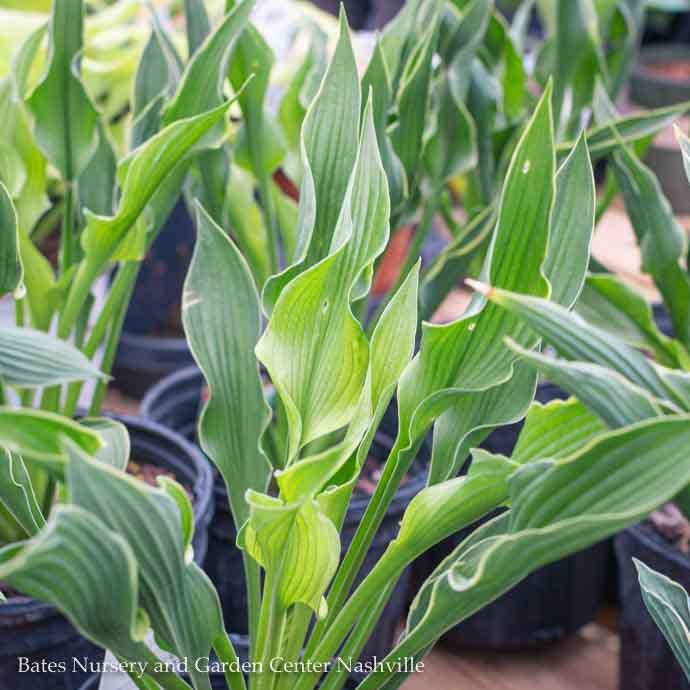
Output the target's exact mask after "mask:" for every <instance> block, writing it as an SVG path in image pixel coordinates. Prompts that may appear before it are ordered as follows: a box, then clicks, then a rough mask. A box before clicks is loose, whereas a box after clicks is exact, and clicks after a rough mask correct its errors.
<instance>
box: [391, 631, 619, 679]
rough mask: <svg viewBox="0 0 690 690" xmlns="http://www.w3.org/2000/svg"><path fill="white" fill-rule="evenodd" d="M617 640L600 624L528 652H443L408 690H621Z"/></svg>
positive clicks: (434, 653) (437, 652) (433, 655)
mask: <svg viewBox="0 0 690 690" xmlns="http://www.w3.org/2000/svg"><path fill="white" fill-rule="evenodd" d="M617 665H618V637H617V636H616V635H615V633H613V632H611V631H610V630H609V629H608V628H606V627H604V626H603V625H600V624H598V623H593V624H592V625H589V626H586V627H585V628H584V629H583V630H582V631H581V632H580V633H578V634H577V635H574V636H573V637H571V638H569V639H567V640H564V641H562V642H560V643H557V644H553V645H549V646H546V647H543V648H541V649H537V650H530V651H526V652H512V653H498V652H473V651H466V652H462V653H458V652H454V651H450V650H449V649H446V648H444V647H443V646H439V647H437V648H436V649H434V650H433V651H432V652H431V653H430V654H429V655H428V656H427V658H426V659H425V669H424V671H423V672H421V673H419V674H417V675H415V676H413V677H411V678H410V679H409V680H408V681H407V682H406V683H405V684H404V686H403V688H404V690H432V689H433V690H617V686H618V667H617Z"/></svg>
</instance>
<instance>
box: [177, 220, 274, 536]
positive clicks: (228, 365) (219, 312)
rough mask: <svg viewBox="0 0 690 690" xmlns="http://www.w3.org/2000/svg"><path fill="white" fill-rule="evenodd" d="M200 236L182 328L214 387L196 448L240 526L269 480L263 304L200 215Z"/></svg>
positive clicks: (225, 241)
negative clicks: (253, 496)
mask: <svg viewBox="0 0 690 690" xmlns="http://www.w3.org/2000/svg"><path fill="white" fill-rule="evenodd" d="M197 228H198V236H197V243H196V248H195V250H194V256H193V257H192V262H191V264H190V267H189V273H188V274H187V279H186V280H185V286H184V295H183V304H182V321H183V324H184V328H185V333H186V335H187V341H188V343H189V346H190V349H191V350H192V353H193V355H194V358H195V360H196V362H197V364H198V365H199V367H200V369H201V371H202V372H203V374H204V378H205V379H206V382H207V383H208V386H209V397H208V401H207V402H206V404H205V406H204V410H203V412H202V415H201V420H200V422H199V440H200V442H201V447H202V448H203V449H204V451H205V452H206V453H207V454H208V456H209V457H210V458H211V460H213V462H214V463H215V464H216V466H217V467H218V470H219V471H220V473H221V475H222V476H223V479H224V480H225V483H226V486H227V489H228V496H229V498H230V506H231V508H232V512H233V515H234V517H235V523H236V524H238V525H241V524H242V523H243V522H244V521H245V520H246V519H247V517H248V513H249V507H248V506H247V504H246V502H245V500H244V494H245V492H246V491H247V490H248V489H254V490H256V491H263V490H265V488H266V482H267V480H268V472H269V466H268V461H267V458H266V455H265V454H264V452H263V450H262V449H261V445H260V441H261V435H262V434H263V431H264V428H265V427H266V426H267V424H268V419H269V408H268V405H267V404H266V401H265V400H264V396H263V391H262V386H261V376H260V374H259V369H258V366H257V362H256V357H255V356H254V348H255V346H256V343H257V340H258V339H259V334H260V331H261V311H260V307H259V297H258V294H257V291H256V287H255V285H254V282H253V280H252V277H251V273H250V272H249V268H248V267H247V264H246V262H245V260H244V258H243V257H242V255H241V254H240V253H239V251H238V250H237V249H236V247H235V245H234V244H233V243H232V241H231V240H230V239H229V238H228V237H227V235H226V234H225V233H224V232H223V231H222V230H221V229H220V228H219V227H218V226H217V225H216V224H215V223H214V222H213V221H212V220H211V218H210V217H209V216H208V214H207V213H206V212H205V211H204V210H203V209H202V208H201V207H199V208H198V209H197ZM228 420H232V423H228Z"/></svg>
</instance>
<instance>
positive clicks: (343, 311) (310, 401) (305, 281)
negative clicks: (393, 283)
mask: <svg viewBox="0 0 690 690" xmlns="http://www.w3.org/2000/svg"><path fill="white" fill-rule="evenodd" d="M344 146H345V147H346V148H347V147H349V144H348V143H345V144H344ZM331 155H332V156H336V157H337V151H332V152H331ZM389 213H390V200H389V197H388V188H387V184H386V173H385V170H384V169H383V165H382V162H381V158H380V156H379V151H378V146H377V142H376V131H375V128H374V123H373V116H372V112H371V102H370V104H369V106H368V108H367V110H366V111H365V115H364V125H363V129H362V136H361V141H360V148H359V153H358V156H357V162H356V165H355V168H354V170H353V173H352V176H351V178H350V182H349V185H348V189H347V191H346V194H345V199H344V202H343V206H342V211H341V213H340V218H339V220H338V223H337V226H336V228H335V230H334V233H333V238H332V245H331V254H330V255H329V256H328V257H327V258H326V259H324V260H323V261H321V262H320V263H318V264H316V265H315V266H313V267H312V268H310V269H308V270H307V271H305V272H304V273H303V274H301V275H300V276H299V277H297V278H295V279H294V280H293V281H292V282H291V283H290V284H289V285H288V286H287V287H286V288H285V289H284V290H283V292H282V293H281V295H280V298H279V300H278V302H277V303H276V305H275V307H274V310H273V315H272V317H271V319H270V321H269V323H268V327H267V329H266V331H265V332H264V334H263V336H262V337H261V339H260V340H259V343H258V345H257V350H256V352H257V356H258V357H259V359H260V360H261V361H262V362H263V364H264V365H265V366H266V368H267V370H268V372H269V374H270V377H271V381H272V382H273V384H274V385H275V387H276V390H277V391H278V393H279V395H280V398H281V400H282V402H283V404H284V405H285V408H286V414H287V418H288V422H289V429H290V438H289V456H288V464H289V463H290V462H292V461H293V460H295V459H296V458H297V456H298V454H299V451H300V449H301V447H302V446H303V445H304V444H306V443H308V442H309V441H313V440H314V439H316V438H318V437H320V436H323V435H324V434H327V433H329V432H331V431H335V430H336V429H339V428H341V427H344V426H345V425H347V424H348V423H349V422H350V420H351V419H352V416H353V414H354V412H355V409H356V405H357V401H358V400H359V397H360V394H361V390H362V386H363V385H364V381H365V377H366V372H367V368H368V360H369V345H368V342H367V339H366V337H365V335H364V332H363V330H362V327H361V325H360V324H359V322H358V321H357V320H356V319H355V318H354V316H353V315H352V312H351V309H350V303H351V301H352V300H353V299H355V298H356V297H360V296H361V295H362V294H366V292H368V285H369V282H370V280H371V272H372V264H373V262H374V260H375V259H376V257H377V256H378V255H379V254H380V253H381V252H382V251H383V249H384V248H385V246H386V242H387V240H388V232H389V227H388V222H389ZM297 351H299V352H301V353H303V355H302V356H300V357H295V354H294V353H295V352H297Z"/></svg>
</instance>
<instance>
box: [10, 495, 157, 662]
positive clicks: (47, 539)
mask: <svg viewBox="0 0 690 690" xmlns="http://www.w3.org/2000/svg"><path fill="white" fill-rule="evenodd" d="M0 577H2V580H3V582H7V583H8V584H10V585H11V586H12V587H15V588H16V589H18V590H19V591H21V592H24V593H26V594H28V595H30V596H32V597H34V598H35V599H38V600H39V601H44V602H46V603H49V604H53V605H54V606H56V607H57V608H58V609H59V610H60V611H62V612H63V613H64V614H65V615H66V616H67V617H68V618H69V619H70V621H72V623H73V624H74V625H75V626H76V628H77V629H78V630H79V631H80V632H81V633H82V634H83V635H85V636H86V637H88V638H89V639H90V640H93V641H94V642H96V643H97V644H99V645H100V646H102V647H104V648H106V649H110V650H111V651H112V652H113V653H114V654H115V655H116V656H117V657H118V658H120V659H122V660H127V661H139V660H142V661H143V660H146V659H148V658H150V652H148V649H147V647H146V645H145V644H144V643H143V639H144V635H145V634H146V631H147V630H148V620H147V619H146V615H145V614H144V613H143V612H142V611H141V610H140V609H138V606H137V604H138V601H137V600H138V594H139V593H138V584H137V565H136V560H135V558H134V554H133V553H132V549H131V548H130V547H129V545H128V544H127V543H126V542H125V540H124V539H122V537H121V536H119V535H118V534H116V533H114V532H112V531H111V530H109V529H108V527H107V525H106V524H105V523H103V522H102V521H101V520H99V519H98V518H96V517H95V516H93V515H91V514H89V513H88V512H87V511H85V510H83V509H81V508H78V507H76V506H68V505H60V506H57V507H56V508H55V510H54V511H53V514H52V515H51V517H50V520H49V521H48V523H47V524H46V526H45V528H44V529H43V530H41V532H40V533H39V534H38V535H36V537H35V538H34V539H32V540H31V541H28V542H25V543H21V544H13V545H11V546H7V547H5V548H4V549H2V550H0ZM113 602H117V605H113Z"/></svg>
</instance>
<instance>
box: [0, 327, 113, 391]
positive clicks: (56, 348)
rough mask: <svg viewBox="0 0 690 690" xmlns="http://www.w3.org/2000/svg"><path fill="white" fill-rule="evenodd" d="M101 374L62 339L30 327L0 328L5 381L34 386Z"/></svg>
mask: <svg viewBox="0 0 690 690" xmlns="http://www.w3.org/2000/svg"><path fill="white" fill-rule="evenodd" d="M104 376H105V375H104V374H103V373H101V372H100V371H99V370H98V368H97V367H96V366H95V365H94V364H93V363H92V362H91V361H90V360H89V359H87V358H86V357H85V356H84V355H83V354H82V353H81V352H80V351H79V350H77V349H76V348H75V347H74V346H73V345H70V344H69V343H67V342H65V341H63V340H59V339H58V338H55V337H54V336H51V335H48V334H47V333H43V332H42V331H36V330H33V329H32V328H3V329H0V378H2V380H3V381H4V382H5V383H9V384H10V385H13V386H22V387H29V388H36V387H41V386H50V385H53V384H60V383H67V382H69V381H80V380H83V379H87V378H103V377H104Z"/></svg>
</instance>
